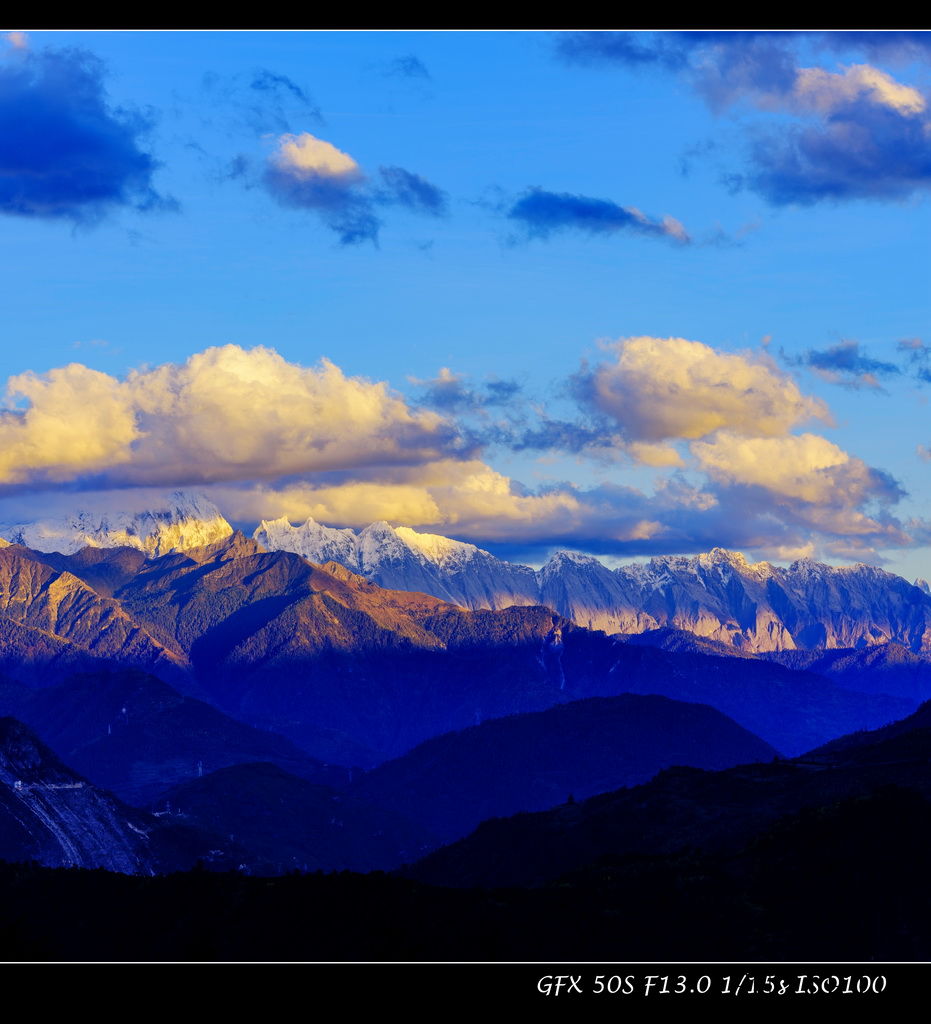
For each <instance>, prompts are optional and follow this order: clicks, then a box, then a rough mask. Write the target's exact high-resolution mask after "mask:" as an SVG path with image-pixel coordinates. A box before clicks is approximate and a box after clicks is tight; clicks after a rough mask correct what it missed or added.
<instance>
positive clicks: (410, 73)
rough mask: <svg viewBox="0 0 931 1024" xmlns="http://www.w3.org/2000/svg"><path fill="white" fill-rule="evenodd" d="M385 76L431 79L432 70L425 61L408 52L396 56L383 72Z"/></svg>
mask: <svg viewBox="0 0 931 1024" xmlns="http://www.w3.org/2000/svg"><path fill="white" fill-rule="evenodd" d="M382 74H383V75H384V76H385V78H416V79H420V80H421V81H426V82H429V81H430V72H429V71H428V70H427V69H426V67H425V65H424V64H423V62H422V61H421V60H420V59H419V58H418V57H415V56H414V54H412V53H408V54H407V55H406V56H404V57H395V59H394V60H393V61H391V62H390V63H389V64H388V66H387V67H386V68H385V70H384V71H383V72H382Z"/></svg>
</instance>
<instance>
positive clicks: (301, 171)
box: [269, 132, 362, 183]
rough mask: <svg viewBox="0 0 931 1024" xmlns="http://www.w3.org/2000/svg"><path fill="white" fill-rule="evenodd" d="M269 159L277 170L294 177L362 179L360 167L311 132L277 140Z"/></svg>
mask: <svg viewBox="0 0 931 1024" xmlns="http://www.w3.org/2000/svg"><path fill="white" fill-rule="evenodd" d="M277 141H278V144H277V148H276V149H275V152H274V153H272V155H271V156H270V157H269V160H270V162H271V163H273V164H274V165H275V166H276V167H277V168H278V170H280V171H283V172H285V173H287V174H290V175H292V176H293V177H296V178H308V177H320V178H331V179H337V180H342V181H345V182H347V183H350V182H354V181H356V180H358V179H360V178H361V177H362V171H361V169H360V167H359V165H358V164H357V163H356V162H355V160H353V158H352V157H351V156H350V155H349V154H348V153H344V152H343V151H342V150H340V149H337V148H336V146H334V145H332V144H331V143H329V142H326V141H324V140H323V139H318V138H317V137H316V136H315V135H311V134H310V132H301V134H300V135H293V134H291V133H286V134H284V135H280V136H279V137H278V140H277Z"/></svg>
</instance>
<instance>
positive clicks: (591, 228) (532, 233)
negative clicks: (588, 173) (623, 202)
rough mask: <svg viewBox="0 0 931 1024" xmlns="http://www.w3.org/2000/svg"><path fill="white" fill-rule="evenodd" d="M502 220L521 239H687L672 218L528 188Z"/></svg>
mask: <svg viewBox="0 0 931 1024" xmlns="http://www.w3.org/2000/svg"><path fill="white" fill-rule="evenodd" d="M505 216H506V217H507V218H508V219H509V220H511V221H514V222H515V223H516V224H517V225H518V226H519V227H520V229H521V231H522V234H523V237H524V238H525V239H532V238H543V239H547V238H550V237H551V236H552V235H553V234H556V233H558V232H562V231H579V232H582V233H584V234H589V235H615V234H618V233H619V232H630V233H633V234H640V235H650V236H653V237H656V238H668V239H671V240H672V241H674V242H679V243H680V244H685V243H687V242H689V241H691V239H690V238H689V234H688V232H687V231H686V230H685V228H684V227H683V226H682V224H681V223H680V222H679V221H678V220H676V218H675V217H669V216H667V217H663V218H661V219H655V218H650V217H647V216H646V214H644V213H641V212H640V210H638V209H637V208H636V207H635V206H619V205H618V204H617V203H614V202H612V201H611V200H609V199H593V198H591V197H590V196H578V195H572V194H570V193H567V192H546V191H545V190H544V189H542V188H530V189H527V191H526V192H524V193H523V195H521V196H520V197H519V198H518V199H517V200H515V202H514V203H513V204H512V205H511V206H510V208H509V209H508V210H507V211H506V213H505Z"/></svg>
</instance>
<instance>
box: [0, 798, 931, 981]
mask: <svg viewBox="0 0 931 1024" xmlns="http://www.w3.org/2000/svg"><path fill="white" fill-rule="evenodd" d="M904 851H909V853H908V855H905V854H904ZM929 852H931V806H929V804H928V802H927V801H926V800H925V799H923V798H922V797H921V796H919V795H918V794H916V793H914V792H910V791H908V790H903V789H899V788H897V787H886V788H881V789H879V790H877V791H874V792H871V793H870V794H868V795H866V796H863V797H856V798H851V799H848V800H845V801H840V802H836V803H832V804H830V805H827V806H824V807H821V808H812V809H810V810H806V811H803V812H800V813H799V814H796V815H793V816H791V817H789V818H787V819H785V820H783V821H781V822H779V823H778V824H774V825H773V826H772V827H770V828H768V829H766V830H764V831H763V832H761V833H759V834H758V835H757V836H756V837H755V838H754V840H753V841H752V842H751V843H749V844H747V845H745V846H744V847H743V848H742V849H741V850H739V851H738V852H736V853H735V854H731V855H722V854H710V853H706V852H703V851H699V850H696V849H691V850H687V849H686V850H679V851H676V852H674V853H670V854H667V855H665V856H659V855H657V856H627V857H613V858H605V859H602V860H601V861H600V862H599V863H597V864H590V865H589V866H587V867H585V868H582V869H579V870H577V871H576V872H574V873H573V874H571V875H566V876H564V877H562V878H561V879H560V880H559V881H558V882H556V883H553V884H549V885H545V886H543V887H539V888H535V889H520V888H509V889H470V890H466V889H445V888H436V887H433V886H428V885H424V884H421V883H418V882H416V881H413V880H411V879H405V878H398V877H390V876H386V875H383V874H380V873H376V874H372V875H358V874H351V873H348V872H342V873H340V874H332V875H297V874H294V875H289V876H286V877H283V878H274V879H269V878H250V877H247V876H245V875H242V874H239V873H224V874H214V873H210V872H206V871H194V872H189V873H185V874H174V875H169V876H165V877H160V878H149V879H143V878H139V877H132V876H126V875H114V874H109V873H106V872H87V871H78V870H67V871H66V870H61V869H59V870H52V869H48V868H39V867H37V866H35V865H28V864H16V865H3V864H0V957H3V958H4V959H14V960H24V959H25V960H103V961H107V960H145V961H153V960H154V961H160V960H173V961H174V960H182V961H184V960H197V961H210V960H250V961H251V960H262V961H263V960H271V961H286V962H288V961H304V962H306V961H317V962H319V961H324V962H334V961H336V962H340V961H352V962H359V961H458V962H466V963H468V962H474V961H482V962H485V961H509V962H510V961H531V962H539V961H543V962H553V963H557V962H563V963H565V962H570V963H578V962H581V961H589V962H595V963H605V962H631V961H634V962H637V961H639V962H643V961H653V962H663V961H678V962H683V961H684V962H689V961H691V962H694V961H696V960H698V961H702V962H706V961H724V962H734V961H737V962H745V961H764V962H774V961H780V960H786V961H794V962H798V961H804V962H816V963H864V962H867V961H871V960H876V961H889V960H892V961H899V960H902V961H924V960H927V959H928V958H929V957H931V883H929V879H928V873H927V870H926V864H927V857H928V854H929ZM768 973H772V972H768ZM877 973H880V972H878V971H877Z"/></svg>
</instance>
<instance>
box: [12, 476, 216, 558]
mask: <svg viewBox="0 0 931 1024" xmlns="http://www.w3.org/2000/svg"><path fill="white" fill-rule="evenodd" d="M232 532H233V528H232V527H231V526H230V524H229V523H228V522H227V521H226V520H225V519H224V518H223V516H222V515H221V514H220V510H219V509H218V508H217V506H216V505H214V504H213V502H212V501H209V500H208V499H207V498H205V497H204V496H203V495H200V494H193V493H191V492H188V491H175V492H174V493H173V494H171V495H170V496H169V497H167V498H166V499H164V501H163V502H161V503H157V504H155V505H153V506H152V507H151V508H148V509H145V510H143V511H137V512H130V511H124V510H120V509H119V508H117V507H113V508H111V509H94V510H89V509H84V510H79V511H77V512H74V513H72V514H71V515H67V516H61V517H58V518H49V519H39V520H36V521H34V522H31V523H19V524H15V525H4V526H0V537H2V538H3V539H4V540H6V541H9V542H10V543H12V544H22V545H23V546H24V547H27V548H32V549H33V550H35V551H59V552H61V553H62V554H65V555H71V554H74V553H75V552H76V551H80V550H81V548H84V547H95V548H115V547H130V548H138V549H139V550H140V551H144V552H145V553H146V554H147V555H149V556H150V557H157V556H158V555H166V554H168V553H169V552H171V551H185V550H187V549H188V548H196V547H201V546H203V545H204V544H212V543H214V541H218V540H222V539H223V538H224V537H228V536H230V534H231V533H232Z"/></svg>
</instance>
